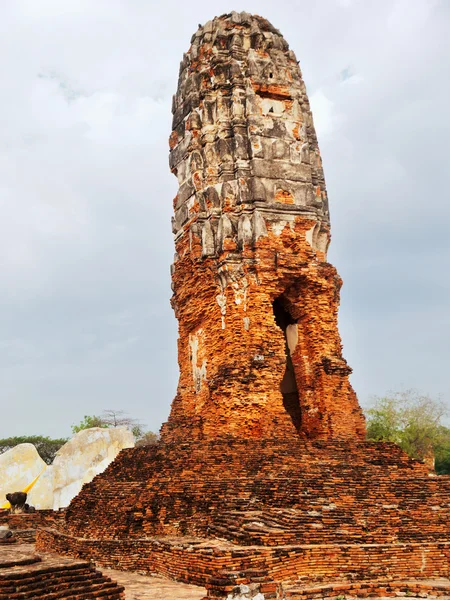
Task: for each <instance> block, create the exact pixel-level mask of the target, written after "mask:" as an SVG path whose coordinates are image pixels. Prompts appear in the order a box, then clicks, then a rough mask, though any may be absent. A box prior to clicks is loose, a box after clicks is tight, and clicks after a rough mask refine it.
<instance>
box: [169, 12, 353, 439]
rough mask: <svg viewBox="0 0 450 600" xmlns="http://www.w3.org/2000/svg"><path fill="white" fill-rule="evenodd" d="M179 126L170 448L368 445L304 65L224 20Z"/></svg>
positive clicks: (202, 38) (272, 32) (198, 63)
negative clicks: (182, 443) (362, 441)
mask: <svg viewBox="0 0 450 600" xmlns="http://www.w3.org/2000/svg"><path fill="white" fill-rule="evenodd" d="M173 115H174V117H173V132H172V135H171V137H170V148H171V152H170V166H171V169H172V172H173V173H174V174H175V175H176V176H177V178H178V181H179V190H178V194H177V196H176V197H175V200H174V211H175V216H174V218H173V231H174V234H175V245H176V254H175V262H174V265H173V269H172V277H173V291H174V294H173V299H172V304H173V307H174V309H175V313H176V316H177V318H178V321H179V345H178V353H179V364H180V382H179V386H178V393H177V396H176V398H175V401H174V403H173V406H172V413H171V416H170V419H169V421H168V423H167V424H166V425H165V426H164V428H163V438H164V439H165V440H167V441H169V440H176V439H177V440H182V439H193V438H202V437H205V438H211V437H218V436H219V437H220V436H227V435H234V436H238V437H272V436H286V435H297V432H300V433H301V434H302V435H303V436H305V437H308V438H337V437H339V438H343V437H347V438H361V437H363V436H364V433H365V429H364V418H363V416H362V413H361V410H360V408H359V406H358V402H357V399H356V396H355V393H354V392H353V390H352V388H351V386H350V383H349V381H348V375H349V373H350V372H351V369H350V367H349V366H348V365H347V363H346V362H345V360H344V359H343V358H342V355H341V342H340V338H339V333H338V328H337V312H338V305H339V289H340V286H341V283H342V282H341V280H340V278H339V276H338V274H337V272H336V270H335V268H334V267H333V266H332V265H330V264H329V263H327V262H326V254H327V248H328V244H329V241H330V226H329V212H328V199H327V193H326V189H325V180H324V176H323V170H322V161H321V158H320V152H319V148H318V145H317V138H316V134H315V131H314V125H313V121H312V115H311V111H310V107H309V102H308V97H307V95H306V90H305V85H304V83H303V80H302V76H301V72H300V68H299V66H298V63H297V60H296V57H295V55H294V53H293V52H292V50H289V47H288V44H287V43H286V41H285V40H284V39H283V37H282V36H281V34H280V33H279V32H278V31H277V30H276V29H275V28H274V27H272V25H271V24H270V23H268V21H266V20H265V19H263V18H261V17H250V16H246V15H245V14H244V13H242V14H240V15H237V14H234V16H232V17H231V18H230V17H229V16H224V17H220V18H217V19H214V21H212V22H211V21H210V22H209V23H208V24H207V25H206V26H205V27H203V28H200V29H199V30H198V32H197V33H196V34H195V35H194V36H193V38H192V44H191V47H190V49H189V52H188V53H186V54H185V55H184V58H183V61H182V63H181V66H180V76H179V82H178V90H177V93H176V95H175V96H174V100H173Z"/></svg>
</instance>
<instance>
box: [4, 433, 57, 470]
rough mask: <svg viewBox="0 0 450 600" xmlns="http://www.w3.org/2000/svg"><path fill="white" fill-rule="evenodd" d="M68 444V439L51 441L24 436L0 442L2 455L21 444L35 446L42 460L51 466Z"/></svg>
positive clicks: (41, 437)
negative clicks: (61, 449) (62, 448)
mask: <svg viewBox="0 0 450 600" xmlns="http://www.w3.org/2000/svg"><path fill="white" fill-rule="evenodd" d="M66 442H67V438H58V439H51V438H49V437H44V436H42V435H22V436H15V437H10V438H4V439H2V440H0V454H2V453H3V452H6V451H7V450H11V448H14V446H18V445H19V444H33V446H35V448H36V450H37V451H38V453H39V455H40V456H41V458H42V460H43V461H44V462H45V463H46V464H47V465H50V464H52V462H53V459H54V458H55V455H56V453H57V452H58V450H59V449H60V448H61V446H64V444H65V443H66Z"/></svg>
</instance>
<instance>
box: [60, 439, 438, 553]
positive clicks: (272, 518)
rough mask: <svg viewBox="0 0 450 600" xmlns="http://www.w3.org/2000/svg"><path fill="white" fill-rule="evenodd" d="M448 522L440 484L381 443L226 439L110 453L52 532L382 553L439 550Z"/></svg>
mask: <svg viewBox="0 0 450 600" xmlns="http://www.w3.org/2000/svg"><path fill="white" fill-rule="evenodd" d="M139 464H143V465H144V464H145V468H142V472H140V469H139ZM449 518H450V480H449V479H448V478H446V477H443V478H442V477H439V478H438V477H430V476H429V475H428V471H427V469H426V467H425V465H423V464H422V463H419V462H417V461H413V460H411V459H409V458H408V457H407V455H406V454H404V453H403V452H402V451H401V450H400V449H399V448H398V447H396V446H395V445H393V444H376V443H369V442H364V443H363V442H361V443H358V444H350V443H347V442H305V441H301V440H299V439H297V440H283V441H280V440H264V441H261V440H240V441H239V440H233V439H230V440H216V441H214V442H212V441H210V442H193V443H191V444H169V445H167V444H161V445H160V446H154V447H151V448H148V449H146V448H138V449H127V450H124V451H122V452H121V453H120V455H119V456H118V458H117V459H116V461H115V462H114V463H113V464H111V465H110V466H109V467H108V469H107V470H106V471H105V472H104V473H102V474H100V475H98V476H97V477H96V478H95V479H94V480H93V481H92V482H91V483H89V484H87V485H85V486H84V487H83V490H82V492H81V493H80V494H79V496H78V497H77V498H75V499H74V501H73V502H72V504H71V505H70V507H69V508H68V509H67V513H66V520H65V524H64V529H65V530H66V531H67V532H68V533H71V534H73V535H75V536H80V537H91V538H93V539H125V538H127V537H136V538H138V537H145V536H153V535H176V536H179V535H189V536H192V535H194V536H202V537H212V538H222V539H227V540H229V541H233V542H235V543H237V544H240V545H264V546H277V545H285V544H296V543H298V542H299V541H301V542H302V543H314V544H318V543H321V544H323V543H344V542H350V541H354V542H358V543H384V542H395V541H410V542H412V541H420V540H423V541H430V540H445V539H446V536H447V534H448V527H447V521H448V520H449Z"/></svg>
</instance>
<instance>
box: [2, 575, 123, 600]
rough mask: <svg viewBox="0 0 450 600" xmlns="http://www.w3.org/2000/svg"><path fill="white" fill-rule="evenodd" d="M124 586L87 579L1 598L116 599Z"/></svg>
mask: <svg viewBox="0 0 450 600" xmlns="http://www.w3.org/2000/svg"><path fill="white" fill-rule="evenodd" d="M122 591H123V588H121V587H118V586H117V584H115V583H113V582H111V581H109V582H106V581H105V582H101V583H96V582H94V581H90V580H87V581H85V582H79V583H78V584H67V585H60V586H59V585H58V584H54V585H46V584H45V583H43V584H42V586H40V587H37V588H34V587H33V588H32V589H27V590H22V591H21V592H13V593H11V592H8V593H5V594H0V599H1V600H28V599H34V598H45V600H58V599H64V600H67V599H69V598H76V599H77V600H85V599H86V600H87V599H92V598H104V597H105V596H106V597H111V598H114V599H118V598H120V592H122Z"/></svg>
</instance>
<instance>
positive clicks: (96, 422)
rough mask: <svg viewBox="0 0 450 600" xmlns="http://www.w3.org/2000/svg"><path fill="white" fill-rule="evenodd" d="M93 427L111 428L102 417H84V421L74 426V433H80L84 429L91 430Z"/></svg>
mask: <svg viewBox="0 0 450 600" xmlns="http://www.w3.org/2000/svg"><path fill="white" fill-rule="evenodd" d="M92 427H110V425H107V424H106V423H104V422H103V421H102V419H101V418H100V417H97V416H95V415H84V417H83V420H82V421H80V423H78V425H72V427H71V429H72V433H74V434H75V433H78V432H79V431H83V429H91V428H92Z"/></svg>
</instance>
